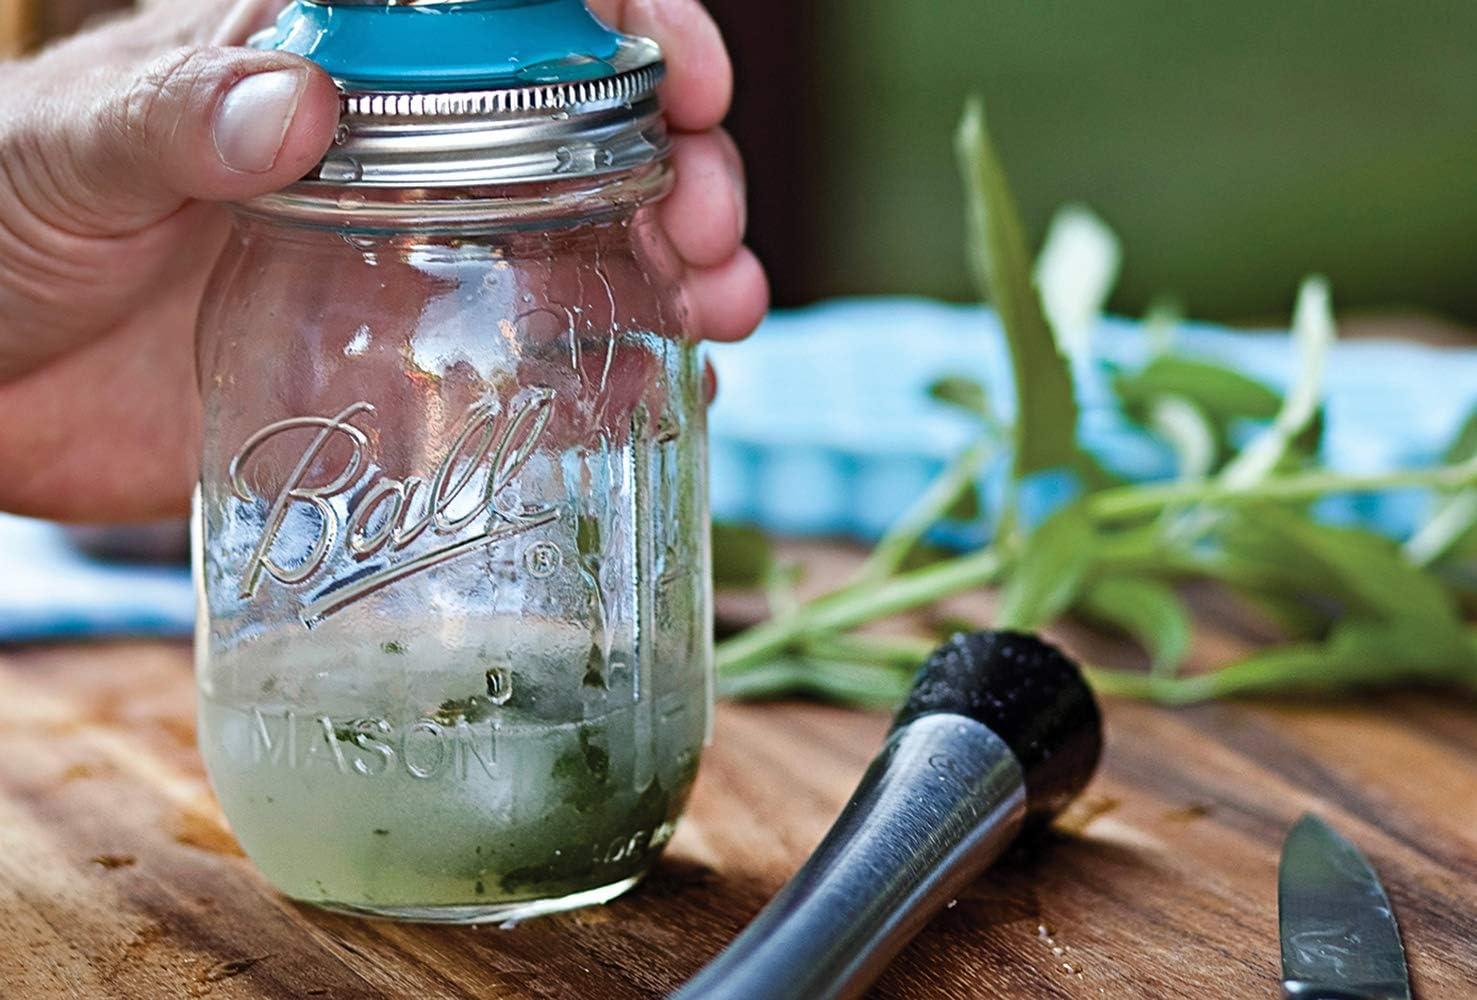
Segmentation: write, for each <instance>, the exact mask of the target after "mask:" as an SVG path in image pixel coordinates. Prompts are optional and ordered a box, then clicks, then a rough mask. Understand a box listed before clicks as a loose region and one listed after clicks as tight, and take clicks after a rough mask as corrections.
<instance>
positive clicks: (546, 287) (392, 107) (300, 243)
mask: <svg viewBox="0 0 1477 1000" xmlns="http://www.w3.org/2000/svg"><path fill="white" fill-rule="evenodd" d="M324 6H325V5H322V4H308V3H300V4H297V5H295V6H294V7H291V8H289V10H288V12H287V13H286V14H284V18H283V25H279V28H278V30H277V33H276V34H274V35H271V36H269V37H268V38H267V39H265V40H264V42H263V44H278V45H279V46H281V47H288V46H287V45H286V44H285V43H284V42H283V38H294V37H298V35H297V34H294V32H293V25H294V24H295V23H296V22H294V21H293V20H292V19H293V18H294V17H298V18H304V17H316V16H319V11H318V10H317V8H319V7H324ZM326 6H329V7H332V6H334V5H326ZM453 6H455V5H453ZM523 6H530V5H519V4H513V5H511V8H509V9H512V10H515V11H516V10H518V9H520V8H521V7H523ZM531 6H535V7H536V6H539V5H531ZM554 6H556V7H559V8H566V7H570V6H573V7H578V8H579V10H580V11H581V12H582V11H583V7H582V5H579V4H577V3H576V4H573V5H570V4H565V3H563V2H562V0H561V2H559V3H556V4H555V5H554ZM345 10H346V11H351V12H353V13H354V14H355V15H356V16H361V17H366V18H367V17H386V18H388V17H392V16H401V17H416V16H423V15H418V14H417V13H416V12H415V11H413V10H411V9H407V8H399V14H398V15H397V14H395V13H394V11H395V8H388V9H387V8H382V7H376V6H375V5H365V4H354V5H350V6H346V7H344V8H342V10H339V11H336V13H342V12H343V11H345ZM566 13H567V11H566ZM439 16H443V17H444V16H445V12H441V14H440V15H439ZM366 23H370V22H366ZM373 23H379V22H373ZM384 23H386V24H387V23H389V22H384ZM399 23H402V24H404V23H411V22H409V21H406V22H399ZM414 23H415V24H417V25H419V24H420V23H421V22H420V21H416V22H414ZM592 23H593V22H592ZM478 27H479V25H478V24H476V23H472V22H469V23H468V24H467V25H465V26H464V28H463V29H462V30H465V31H473V30H474V29H478ZM484 27H485V25H484ZM441 30H444V29H441ZM600 30H602V31H603V30H604V29H600ZM607 34H608V33H607ZM610 37H612V38H614V39H615V42H614V44H615V46H616V47H615V49H614V51H613V53H608V54H606V55H604V56H602V57H601V58H600V60H599V61H600V62H601V63H602V64H603V67H604V71H603V73H597V72H595V71H593V70H591V69H590V64H589V61H588V60H584V61H582V60H565V61H564V63H563V64H565V65H568V66H574V67H576V68H577V70H578V72H577V73H576V74H575V75H576V78H575V79H571V80H557V79H555V80H551V81H547V82H538V83H530V82H529V81H528V80H527V79H526V74H525V76H521V77H518V78H516V79H512V80H508V81H505V84H506V85H503V86H495V87H489V86H485V85H484V86H482V87H481V88H480V89H476V90H458V91H449V90H445V89H443V90H438V91H435V92H428V91H419V92H416V93H413V94H408V93H405V94H400V95H399V96H390V97H387V96H385V95H384V94H383V93H380V92H378V91H374V90H360V89H355V84H354V82H353V81H352V80H350V81H341V83H342V84H343V86H344V89H345V97H344V126H343V127H342V128H341V130H340V143H339V145H338V146H337V147H336V148H335V149H334V151H333V152H332V153H331V154H330V156H329V158H328V159H327V160H325V162H324V164H323V165H322V166H320V168H319V170H318V172H317V173H316V174H315V175H314V176H313V177H311V178H309V179H307V180H305V181H304V182H303V183H301V184H299V185H296V186H295V187H293V188H292V189H289V190H288V191H284V192H281V193H279V194H276V195H272V196H269V197H266V198H262V199H258V200H257V201H254V202H252V203H249V204H246V205H243V206H240V207H239V210H238V212H237V214H236V223H235V227H234V230H233V233H232V236H231V238H230V241H229V244H228V245H227V248H226V250H225V253H224V255H223V258H222V260H221V262H220V264H219V266H218V268H217V271H216V274H215V277H214V279H213V283H212V286H211V289H210V291H209V293H208V296H207V301H206V306H205V309H204V311H203V314H202V317H201V321H200V328H199V338H198V357H199V376H200V387H201V392H202V394H203V400H204V411H205V436H204V447H203V464H202V471H201V482H200V488H199V494H198V501H197V514H196V553H197V555H196V572H197V577H198V580H199V584H200V588H201V596H202V600H201V619H200V628H199V641H198V659H199V667H198V676H199V692H200V712H201V747H202V751H203V753H204V756H205V759H206V762H207V765H208V769H209V772H210V776H211V780H212V783H213V785H214V787H215V790H216V793H217V795H218V797H219V798H220V801H221V804H222V806H223V807H224V809H225V812H226V815H227V817H228V819H229V820H230V823H231V826H232V829H233V831H234V832H235V833H236V836H237V838H238V839H239V840H240V842H241V844H242V846H243V848H244V849H245V851H246V852H247V854H248V855H249V856H250V857H251V858H252V860H253V861H254V862H255V863H256V864H257V865H258V866H259V867H260V868H261V870H262V871H263V872H264V873H265V874H266V876H267V877H268V879H269V880H271V881H272V882H273V883H274V884H275V885H276V886H277V887H278V888H279V889H281V890H282V891H283V892H285V893H287V894H288V895H290V896H293V897H295V898H298V899H302V900H306V901H309V902H313V903H317V904H319V905H324V906H329V907H335V908H339V909H345V910H349V911H353V912H362V913H368V914H374V915H379V916H389V917H399V918H404V919H420V920H438V921H454V922H472V921H484V920H507V919H517V918H521V917H523V916H528V915H533V914H536V913H540V912H548V911H551V910H557V909H564V908H568V907H571V906H578V905H584V904H587V903H593V902H601V901H604V900H606V899H609V898H611V897H613V896H614V895H616V894H618V893H619V892H621V891H624V890H625V889H626V888H628V887H629V886H630V885H632V884H634V882H635V881H636V880H637V879H639V878H640V876H641V875H642V874H643V873H644V872H645V871H646V870H647V869H648V868H649V866H650V865H651V863H652V862H653V860H654V859H655V857H656V855H657V854H658V853H659V851H660V850H661V848H662V846H663V845H664V844H665V843H666V841H667V840H668V839H669V838H670V837H671V834H672V830H673V827H674V824H675V822H676V820H677V818H678V816H679V814H680V812H681V809H682V806H683V804H684V801H685V799H686V796H687V792H688V790H689V788H690V786H691V783H692V779H693V777H694V775H695V771H696V767H697V761H698V756H699V753H700V751H701V747H702V744H703V742H704V739H705V736H706V733H707V727H708V725H709V719H710V715H711V698H712V670H711V666H712V651H711V618H712V611H711V604H712V601H711V588H710V582H709V580H710V573H709V554H708V510H707V456H706V428H705V425H704V404H703V398H702V385H701V381H702V380H701V370H700V364H699V360H698V357H697V354H696V349H695V347H694V346H693V344H692V342H691V340H690V338H689V337H688V336H687V334H686V330H685V328H684V325H685V318H684V314H683V308H682V304H681V298H680V295H679V293H678V290H677V284H676V280H677V276H678V270H679V265H678V263H677V261H676V260H675V258H674V256H673V254H672V253H671V251H670V248H669V247H668V246H667V245H666V242H665V239H664V237H663V235H662V233H661V230H660V228H659V227H658V226H657V225H656V223H655V221H654V218H653V215H654V206H655V204H656V203H657V202H658V201H659V200H660V199H661V198H662V197H663V195H665V193H666V192H667V190H668V188H669V187H670V174H669V168H668V166H667V163H666V156H667V150H668V143H667V139H666V132H665V127H664V125H663V124H662V119H661V112H660V107H659V106H658V102H657V99H656V96H655V88H656V84H657V82H658V81H659V80H660V77H661V63H660V59H659V54H658V53H657V52H656V50H655V47H654V46H653V45H652V44H651V43H649V42H647V41H645V40H641V39H632V38H626V37H623V36H615V35H611V36H610ZM307 54H309V55H311V56H314V57H318V56H320V55H321V56H323V61H324V63H325V65H330V63H331V58H330V57H331V56H332V53H331V52H325V53H316V52H315V53H307ZM592 58H593V57H592ZM340 72H342V71H340ZM551 72H552V71H551ZM335 75H340V74H339V73H338V72H336V74H335ZM443 77H444V74H443ZM438 80H440V81H441V82H440V83H438V86H443V88H444V79H442V78H438ZM483 82H484V84H485V81H483Z"/></svg>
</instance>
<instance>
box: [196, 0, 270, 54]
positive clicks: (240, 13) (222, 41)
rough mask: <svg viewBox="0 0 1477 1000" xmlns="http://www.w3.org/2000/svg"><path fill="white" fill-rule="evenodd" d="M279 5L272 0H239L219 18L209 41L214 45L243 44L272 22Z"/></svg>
mask: <svg viewBox="0 0 1477 1000" xmlns="http://www.w3.org/2000/svg"><path fill="white" fill-rule="evenodd" d="M280 6H281V5H280V4H278V3H276V2H274V0H239V2H238V3H236V4H235V5H233V6H232V7H231V9H230V11H228V12H227V14H226V16H225V17H224V18H223V19H222V20H221V23H220V26H219V27H217V28H216V30H215V33H214V34H213V35H212V36H211V39H210V40H211V42H212V43H213V44H215V45H241V44H244V43H245V42H246V40H247V39H248V38H250V37H251V36H252V35H254V34H256V33H257V32H258V31H261V30H262V29H263V28H266V27H268V26H269V25H270V24H271V23H272V20H273V17H274V11H276V10H277V9H278V8H279V7H280Z"/></svg>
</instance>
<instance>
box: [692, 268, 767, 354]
mask: <svg viewBox="0 0 1477 1000" xmlns="http://www.w3.org/2000/svg"><path fill="white" fill-rule="evenodd" d="M682 284H683V289H684V291H685V293H686V295H687V303H688V308H689V309H690V310H691V313H692V317H693V320H694V325H695V326H696V329H697V332H698V335H699V336H701V337H703V338H704V339H706V340H725V341H727V340H742V339H743V338H744V337H747V336H748V335H749V334H751V333H753V332H754V328H755V327H757V326H758V325H759V321H760V320H761V319H763V318H764V314H765V313H766V312H767V311H768V310H769V279H768V278H766V277H765V276H764V268H763V267H762V266H761V265H760V263H759V259H758V258H757V257H755V256H754V254H753V253H752V252H750V251H749V249H748V248H747V247H743V248H740V249H739V252H738V253H736V254H734V255H733V257H732V258H730V259H729V260H728V261H726V262H724V263H723V264H720V265H718V266H717V267H709V268H702V269H699V270H692V271H689V272H688V274H687V276H686V277H685V278H684V279H683V282H682Z"/></svg>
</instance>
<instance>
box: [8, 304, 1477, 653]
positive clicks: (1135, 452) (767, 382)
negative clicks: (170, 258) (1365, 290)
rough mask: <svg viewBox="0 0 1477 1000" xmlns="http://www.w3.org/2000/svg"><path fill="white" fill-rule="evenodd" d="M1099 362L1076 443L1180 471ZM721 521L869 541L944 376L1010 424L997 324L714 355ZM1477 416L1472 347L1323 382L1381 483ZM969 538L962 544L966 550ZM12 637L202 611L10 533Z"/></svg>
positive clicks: (927, 422)
mask: <svg viewBox="0 0 1477 1000" xmlns="http://www.w3.org/2000/svg"><path fill="white" fill-rule="evenodd" d="M1178 344H1179V350H1181V351H1183V352H1186V353H1190V354H1193V355H1196V356H1200V357H1203V358H1206V359H1208V360H1213V361H1219V362H1222V363H1225V364H1228V365H1231V366H1233V367H1236V368H1238V369H1240V370H1241V371H1244V372H1246V373H1247V374H1249V375H1251V376H1253V377H1255V378H1258V379H1261V380H1264V381H1266V382H1267V383H1269V384H1271V385H1274V386H1282V385H1285V384H1286V382H1287V380H1288V379H1289V377H1290V376H1291V375H1292V374H1293V368H1294V356H1293V352H1292V345H1291V343H1290V341H1289V339H1288V338H1287V336H1286V335H1285V333H1282V332H1278V331H1269V332H1266V333H1239V332H1232V331H1229V330H1226V329H1222V328H1217V327H1211V326H1205V325H1198V324H1185V325H1184V326H1183V327H1182V328H1181V330H1180V332H1179V335H1178ZM1095 345H1096V352H1097V362H1098V363H1096V364H1093V365H1088V366H1084V368H1083V369H1082V370H1081V371H1079V372H1078V373H1077V378H1078V395H1079V398H1080V399H1081V400H1082V403H1083V422H1082V434H1083V438H1084V440H1085V442H1086V443H1087V445H1088V447H1089V448H1091V449H1092V450H1093V451H1094V452H1095V453H1097V454H1098V455H1099V457H1101V458H1102V459H1103V460H1104V461H1105V463H1106V464H1108V465H1109V466H1110V467H1111V468H1113V469H1115V470H1116V471H1119V472H1121V473H1123V474H1125V475H1128V476H1130V477H1132V478H1136V479H1150V478H1157V477H1162V476H1165V475H1167V474H1169V472H1170V471H1171V464H1170V456H1169V455H1168V454H1167V453H1166V451H1165V450H1164V448H1163V447H1162V446H1160V445H1158V444H1156V443H1155V442H1154V441H1152V440H1150V439H1148V438H1146V437H1145V436H1144V435H1143V434H1141V433H1139V432H1137V431H1136V430H1134V428H1133V427H1132V426H1131V425H1129V424H1128V423H1127V422H1126V421H1124V419H1123V418H1122V416H1121V415H1120V414H1118V413H1117V412H1116V411H1115V410H1114V409H1113V407H1112V406H1111V399H1110V396H1109V392H1108V384H1107V378H1106V375H1107V370H1108V369H1107V366H1108V365H1118V366H1123V367H1133V366H1135V365H1139V364H1142V363H1143V362H1144V361H1146V360H1147V358H1148V355H1149V351H1150V343H1149V337H1148V336H1147V335H1146V334H1145V332H1144V331H1143V329H1142V328H1141V327H1140V326H1139V325H1138V324H1136V323H1133V322H1130V321H1126V320H1120V319H1106V320H1104V321H1103V323H1102V327H1101V329H1100V330H1099V331H1098V332H1097V334H1096V337H1095ZM712 354H713V360H714V364H715V366H716V367H717V369H718V373H719V383H720V390H719V396H718V400H717V402H716V404H715V405H714V407H713V411H712V454H713V511H714V515H715V516H716V517H718V518H722V519H725V520H733V521H746V522H751V523H754V524H758V525H760V526H762V527H764V528H766V529H768V530H771V531H774V532H777V533H784V534H808V535H829V536H836V535H845V536H851V537H855V538H859V539H864V540H865V539H870V538H875V537H876V536H877V535H878V534H880V533H881V532H882V531H883V530H884V529H885V528H886V526H887V525H888V524H889V523H891V522H892V520H893V519H894V518H896V517H897V515H898V514H899V513H901V512H902V511H903V510H904V509H905V508H906V507H907V506H908V505H909V504H910V503H911V502H912V501H913V500H914V499H916V498H917V496H918V495H919V493H920V492H921V491H922V490H923V489H924V488H925V487H926V486H927V484H928V483H929V481H930V480H931V479H932V478H933V477H934V476H935V475H936V474H937V473H938V471H939V470H940V469H941V468H942V466H943V464H944V463H945V462H946V461H947V460H948V459H949V458H950V457H952V456H953V455H954V454H956V453H957V452H958V451H959V450H960V449H961V448H962V447H964V446H965V445H966V444H967V443H968V441H969V440H970V439H971V437H972V435H973V433H974V429H973V427H972V425H971V422H970V420H969V419H968V418H966V417H964V416H963V415H961V414H957V413H955V412H953V411H952V410H951V409H950V408H948V407H945V406H942V405H940V404H938V403H937V402H935V401H933V400H931V399H930V398H929V397H928V395H927V388H928V386H929V385H930V384H931V383H932V382H933V381H934V380H936V379H937V378H939V377H941V376H944V375H965V376H969V377H972V378H975V379H977V380H979V381H980V382H981V383H983V384H984V385H985V386H986V387H987V389H988V391H989V392H990V395H991V398H992V399H994V400H996V401H998V404H999V408H1000V409H1001V410H1002V411H1003V414H1002V415H1003V416H1006V417H1008V416H1009V413H1010V403H1011V395H1012V393H1011V386H1010V376H1009V368H1008V367H1007V363H1006V353H1005V344H1004V340H1003V338H1002V336H1001V331H1000V327H999V324H998V322H997V320H996V318H995V316H994V314H993V313H992V312H991V311H990V310H988V309H983V308H979V307H971V306H953V305H945V304H941V303H936V302H930V301H924V300H918V299H873V300H852V301H840V302H833V303H828V304H825V305H820V306H815V307H812V308H809V309H803V310H798V311H792V312H782V313H776V314H775V315H773V316H771V317H770V318H769V319H768V320H767V321H766V322H765V324H764V326H763V328H762V329H761V330H760V331H759V333H757V334H756V335H755V336H754V338H753V339H752V340H749V341H747V342H745V343H743V344H734V345H718V346H715V347H714V348H713V349H712ZM1474 406H1477V350H1461V351H1454V350H1443V349H1435V348H1428V347H1422V346H1419V345H1414V344H1409V343H1386V342H1378V341H1359V342H1352V343H1340V344H1338V345H1336V347H1335V348H1334V350H1333V353H1332V356H1331V358H1330V360H1329V364H1328V370H1327V377H1326V415H1327V433H1326V438H1325V451H1326V455H1325V457H1326V459H1327V461H1328V463H1329V464H1330V465H1331V466H1333V467H1334V468H1336V469H1339V470H1342V471H1346V472H1376V471H1380V470H1387V469H1390V468H1394V467H1400V466H1413V465H1421V464H1425V463H1429V462H1431V461H1432V460H1434V459H1435V458H1436V456H1438V455H1439V454H1440V453H1441V451H1442V450H1443V449H1444V448H1445V447H1446V444H1447V442H1448V441H1449V440H1450V439H1451V437H1452V435H1453V434H1454V433H1455V432H1456V430H1457V428H1458V427H1459V426H1460V424H1461V422H1462V420H1463V419H1465V417H1466V415H1467V413H1468V412H1470V411H1471V410H1472V408H1473V407H1474ZM1425 503H1426V498H1425V497H1422V496H1421V495H1419V494H1418V493H1412V492H1408V491H1407V492H1404V493H1399V494H1387V495H1382V496H1376V497H1352V498H1343V499H1341V500H1339V501H1337V502H1336V503H1332V504H1329V505H1327V511H1328V514H1329V516H1331V517H1335V518H1340V519H1354V520H1358V521H1361V522H1363V523H1367V524H1371V525H1373V526H1376V527H1378V528H1380V529H1381V530H1384V531H1386V532H1389V533H1391V534H1396V535H1399V534H1402V533H1405V532H1407V531H1409V530H1410V528H1411V526H1412V525H1413V524H1414V523H1415V521H1416V520H1417V519H1418V518H1419V517H1420V516H1421V513H1422V511H1423V509H1424V506H1425ZM955 540H956V541H963V540H965V539H955ZM0 552H4V553H5V559H4V572H0V640H11V641H15V640H25V639H39V638H55V637H78V636H91V635H116V634H178V635H183V634H187V633H188V631H189V629H190V627H191V616H192V612H193V594H192V591H191V587H190V582H189V578H188V574H187V573H186V572H185V571H184V570H181V569H157V568H154V569H150V568H138V567H126V566H110V565H106V564H102V563H98V562H94V561H92V560H89V559H86V558H85V557H82V556H80V555H77V554H76V553H75V552H73V550H72V549H71V548H70V547H69V546H68V544H67V543H66V540H65V538H64V537H63V536H62V535H61V532H60V531H59V530H58V529H56V528H54V527H53V526H51V525H47V524H43V523H40V522H35V521H24V520H21V519H17V518H0Z"/></svg>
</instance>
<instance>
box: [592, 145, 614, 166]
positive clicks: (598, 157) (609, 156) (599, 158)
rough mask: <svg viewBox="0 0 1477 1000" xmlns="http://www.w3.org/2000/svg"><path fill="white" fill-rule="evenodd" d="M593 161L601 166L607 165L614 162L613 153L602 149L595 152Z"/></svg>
mask: <svg viewBox="0 0 1477 1000" xmlns="http://www.w3.org/2000/svg"><path fill="white" fill-rule="evenodd" d="M595 161H596V162H597V163H599V164H600V165H601V166H602V167H608V166H610V165H611V164H612V163H614V162H615V154H614V153H612V152H611V151H610V150H608V149H602V150H600V152H598V153H596V154H595Z"/></svg>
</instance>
